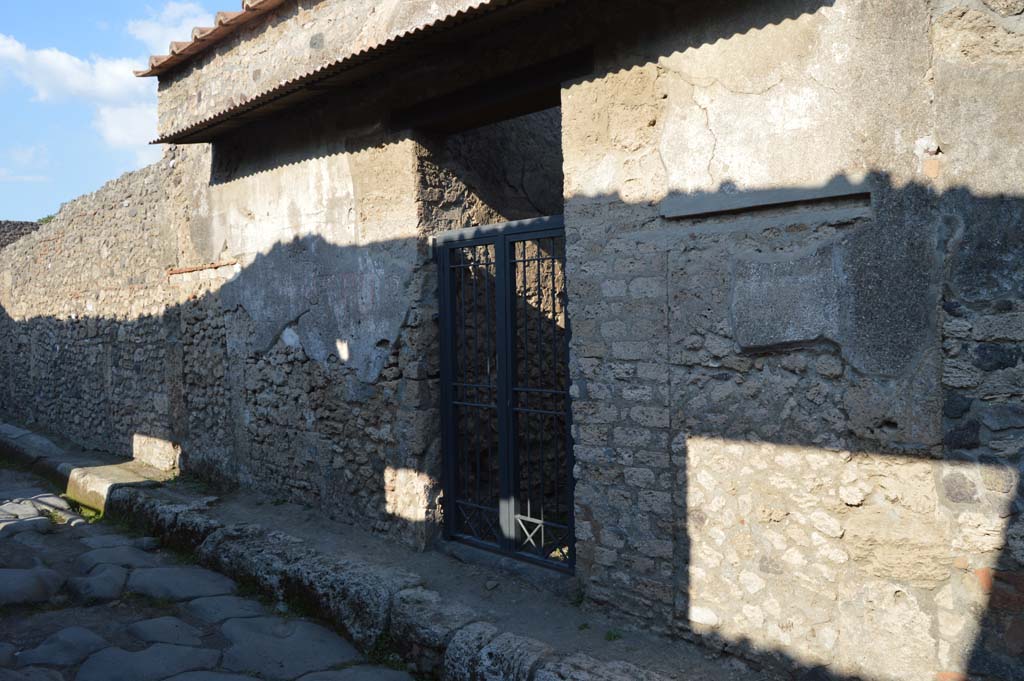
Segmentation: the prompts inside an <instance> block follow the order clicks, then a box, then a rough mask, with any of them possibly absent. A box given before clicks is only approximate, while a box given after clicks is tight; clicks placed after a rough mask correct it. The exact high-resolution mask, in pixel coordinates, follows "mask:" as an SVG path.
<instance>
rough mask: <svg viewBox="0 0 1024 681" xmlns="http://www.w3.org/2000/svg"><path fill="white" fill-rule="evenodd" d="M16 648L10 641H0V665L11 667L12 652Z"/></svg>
mask: <svg viewBox="0 0 1024 681" xmlns="http://www.w3.org/2000/svg"><path fill="white" fill-rule="evenodd" d="M17 650H18V649H17V648H15V647H14V646H12V645H11V644H10V643H0V667H13V666H14V653H15V651H17Z"/></svg>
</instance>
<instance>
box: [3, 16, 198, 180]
mask: <svg viewBox="0 0 1024 681" xmlns="http://www.w3.org/2000/svg"><path fill="white" fill-rule="evenodd" d="M213 20H214V18H213V16H212V15H211V14H210V13H209V12H207V11H206V10H205V9H203V8H202V7H201V6H200V5H198V4H197V3H195V2H180V1H178V0H171V1H170V2H167V3H166V4H164V5H163V6H162V7H161V8H160V9H158V10H152V9H151V10H149V16H148V17H146V18H144V19H139V20H136V21H130V22H128V24H127V26H126V30H127V32H128V33H129V34H130V35H132V36H133V37H135V38H136V39H138V40H139V41H141V42H142V43H143V44H144V45H145V46H146V48H147V49H148V50H149V51H150V52H152V53H154V54H164V53H166V52H167V47H168V44H169V43H170V41H172V40H188V39H189V38H190V36H191V34H192V28H193V27H194V26H210V25H212V23H213ZM97 26H99V27H100V28H101V30H105V29H106V28H107V27H109V24H106V23H105V22H102V21H101V22H99V23H98V24H97ZM145 63H146V60H145V58H144V57H143V58H139V59H113V58H109V57H104V56H98V55H92V56H89V57H88V58H83V57H79V56H75V55H72V54H69V53H67V52H64V51H62V50H58V49H56V48H46V49H38V50H37V49H31V48H29V47H28V46H26V45H25V44H23V43H22V42H20V41H19V40H17V39H16V38H14V37H12V36H9V35H5V34H3V33H0V82H2V80H3V79H4V77H5V76H7V77H13V78H14V79H16V80H18V81H20V82H22V83H23V84H24V85H26V86H27V87H28V88H30V90H31V91H32V93H33V98H34V99H35V100H36V101H40V102H58V101H67V100H80V101H82V102H85V103H87V104H88V105H90V106H91V107H92V108H93V111H94V114H95V115H94V116H93V128H95V130H96V131H97V132H98V133H99V135H100V137H101V138H102V139H103V141H104V142H105V143H106V144H107V146H108V147H110V148H111V149H117V150H123V151H129V152H131V153H133V154H134V157H135V161H136V163H137V164H138V165H140V166H141V165H145V164H147V163H152V162H154V161H156V160H159V158H160V154H161V152H162V150H161V149H160V147H154V146H152V145H150V144H148V142H149V141H150V140H151V139H153V138H154V137H156V129H157V111H156V82H155V81H154V80H153V79H151V78H146V79H143V78H136V77H135V75H134V73H133V70H134V69H135V68H138V67H140V66H142V65H144V64H145ZM45 151H46V150H45V148H43V147H40V148H36V147H28V146H26V147H22V148H20V149H12V150H10V151H9V155H10V158H11V159H12V160H13V161H14V163H15V164H16V166H17V167H21V168H25V169H30V170H38V169H39V168H40V167H43V166H44V165H45V161H46V154H45ZM43 180H45V178H43V177H41V176H37V175H29V174H18V173H15V172H13V171H11V170H9V169H6V168H0V182H38V181H43Z"/></svg>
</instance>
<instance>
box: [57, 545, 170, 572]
mask: <svg viewBox="0 0 1024 681" xmlns="http://www.w3.org/2000/svg"><path fill="white" fill-rule="evenodd" d="M103 564H107V565H120V566H121V567H125V568H146V567H153V566H155V565H156V564H157V560H156V558H154V557H153V556H151V555H150V554H148V553H146V552H145V551H142V550H140V549H137V548H135V547H134V546H115V547H112V548H109V549H93V550H92V551H88V552H86V553H83V554H82V555H80V556H79V557H78V559H77V560H76V561H75V569H76V570H77V571H78V572H79V574H83V575H85V574H89V572H90V571H91V570H92V569H93V568H94V567H96V566H97V565H103Z"/></svg>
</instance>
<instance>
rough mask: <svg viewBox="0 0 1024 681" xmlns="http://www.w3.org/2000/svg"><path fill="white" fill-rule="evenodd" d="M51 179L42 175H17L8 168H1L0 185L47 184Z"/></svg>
mask: <svg viewBox="0 0 1024 681" xmlns="http://www.w3.org/2000/svg"><path fill="white" fill-rule="evenodd" d="M48 179H49V178H47V177H44V176H42V175H15V174H14V173H12V172H11V171H10V170H8V169H7V168H0V183H2V182H46V181H47V180H48Z"/></svg>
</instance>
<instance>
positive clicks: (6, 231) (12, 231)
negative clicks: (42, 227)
mask: <svg viewBox="0 0 1024 681" xmlns="http://www.w3.org/2000/svg"><path fill="white" fill-rule="evenodd" d="M37 229H39V223H38V222H19V221H12V220H0V249H4V248H6V247H8V246H10V245H11V244H13V243H14V242H15V241H17V240H18V239H20V238H21V237H23V236H25V235H26V234H31V233H32V232H34V231H36V230H37Z"/></svg>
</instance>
